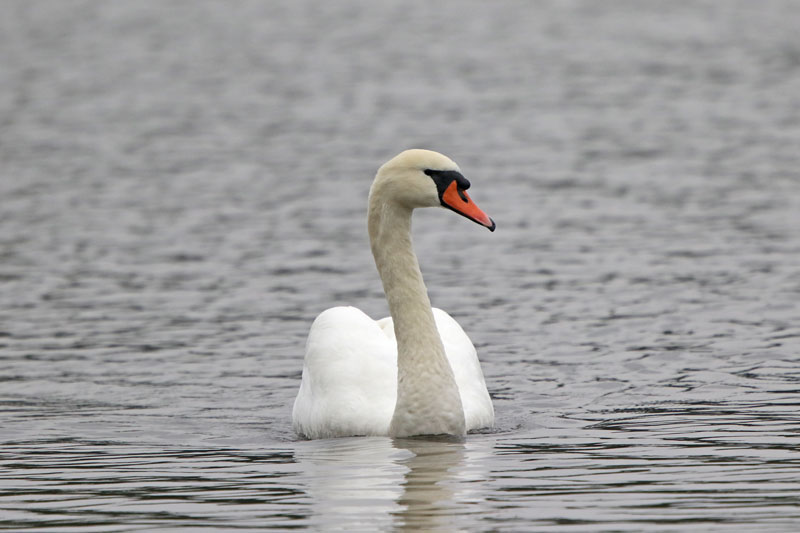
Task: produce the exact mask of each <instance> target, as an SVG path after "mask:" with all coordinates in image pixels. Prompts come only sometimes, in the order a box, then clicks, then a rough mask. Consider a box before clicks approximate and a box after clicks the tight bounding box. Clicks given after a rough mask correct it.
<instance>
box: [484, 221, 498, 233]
mask: <svg viewBox="0 0 800 533" xmlns="http://www.w3.org/2000/svg"><path fill="white" fill-rule="evenodd" d="M489 222H491V223H492V225H491V226H486V227H487V228H488V229H489V231H491V232H494V230H495V228H497V224H495V223H494V220H492V219H491V218H490V219H489Z"/></svg>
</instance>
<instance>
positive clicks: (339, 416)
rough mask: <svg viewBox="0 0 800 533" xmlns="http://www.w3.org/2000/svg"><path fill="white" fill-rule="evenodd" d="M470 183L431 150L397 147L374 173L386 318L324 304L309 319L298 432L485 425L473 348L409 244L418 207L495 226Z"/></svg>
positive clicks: (489, 409) (482, 386)
mask: <svg viewBox="0 0 800 533" xmlns="http://www.w3.org/2000/svg"><path fill="white" fill-rule="evenodd" d="M469 186H470V183H469V181H467V179H466V178H465V177H464V176H463V175H462V174H461V170H460V169H459V167H458V165H456V164H455V163H454V162H453V161H452V160H451V159H450V158H448V157H447V156H444V155H442V154H440V153H437V152H433V151H430V150H421V149H414V150H406V151H404V152H402V153H400V154H398V155H397V156H395V157H394V158H392V159H390V160H389V161H388V162H386V163H385V164H383V166H381V167H380V168H379V169H378V173H377V175H376V176H375V180H374V181H373V183H372V187H371V188H370V191H369V206H368V212H367V215H368V216H367V226H368V232H369V240H370V246H371V249H372V255H373V257H374V258H375V265H376V267H377V269H378V274H379V275H380V278H381V281H382V283H383V291H384V294H385V295H386V300H387V302H388V304H389V312H390V314H391V316H390V317H387V318H384V319H381V320H377V321H376V320H372V319H371V318H370V317H368V316H367V315H366V314H365V313H363V312H362V311H360V310H358V309H356V308H354V307H333V308H331V309H328V310H326V311H323V312H322V313H321V314H320V315H319V316H318V317H317V318H316V319H315V320H314V322H313V324H312V325H311V330H310V331H309V334H308V340H307V342H306V354H305V359H304V361H303V373H302V377H301V381H300V390H299V391H298V393H297V398H296V399H295V402H294V408H293V410H292V426H293V428H294V431H295V432H296V433H297V434H299V435H300V436H303V437H306V438H309V439H318V438H331V437H345V436H361V435H367V436H372V435H376V436H389V437H409V436H414V435H454V436H464V435H466V432H467V431H469V430H472V429H478V428H483V427H491V426H492V425H493V424H494V408H493V406H492V401H491V399H490V398H489V393H488V391H487V390H486V383H485V381H484V378H483V372H482V371H481V366H480V362H479V361H478V356H477V353H476V351H475V347H474V346H473V345H472V342H471V341H470V340H469V337H467V335H466V333H464V330H463V329H461V326H459V325H458V322H456V321H455V320H454V319H453V318H452V317H451V316H450V315H448V314H447V313H446V312H444V311H442V310H441V309H435V308H431V303H430V300H429V298H428V292H427V289H426V288H425V284H424V282H423V280H422V273H421V272H420V269H419V263H418V261H417V256H416V255H415V254H414V250H413V248H412V244H411V213H412V211H413V210H414V209H415V208H417V207H445V208H447V209H450V210H452V211H455V212H456V213H458V214H460V215H463V216H464V217H466V218H468V219H470V220H472V221H473V222H476V223H478V224H480V225H482V226H485V227H487V228H489V230H490V231H494V229H495V223H494V221H493V220H492V219H491V218H489V216H487V215H486V213H484V212H483V211H482V210H481V209H480V208H478V206H477V205H475V203H474V202H473V201H472V200H471V199H470V197H469V196H468V195H467V192H466V190H467V189H468V188H469Z"/></svg>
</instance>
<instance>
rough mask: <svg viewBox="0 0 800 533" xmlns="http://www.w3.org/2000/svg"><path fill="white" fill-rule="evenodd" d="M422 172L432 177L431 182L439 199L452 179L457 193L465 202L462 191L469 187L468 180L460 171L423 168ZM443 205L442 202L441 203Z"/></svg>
mask: <svg viewBox="0 0 800 533" xmlns="http://www.w3.org/2000/svg"><path fill="white" fill-rule="evenodd" d="M423 172H425V174H427V175H428V176H430V177H431V179H433V182H434V183H435V184H436V190H437V191H438V192H439V201H440V202H441V201H442V196H443V195H444V191H446V190H447V187H449V186H450V184H451V183H453V182H454V181H455V182H456V184H457V185H456V187H457V188H458V195H459V196H461V199H462V200H464V201H465V202H466V201H467V198H466V195H465V194H464V193H463V191H466V190H467V189H469V180H468V179H467V178H465V177H464V176H463V175H462V174H461V172H458V171H457V170H433V169H430V168H428V169H425V170H424V171H423ZM442 205H444V203H443V204H442Z"/></svg>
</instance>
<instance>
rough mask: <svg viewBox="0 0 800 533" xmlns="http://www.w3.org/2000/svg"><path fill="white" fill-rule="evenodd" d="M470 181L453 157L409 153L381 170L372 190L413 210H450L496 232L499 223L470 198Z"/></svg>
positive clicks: (424, 151) (423, 151)
mask: <svg viewBox="0 0 800 533" xmlns="http://www.w3.org/2000/svg"><path fill="white" fill-rule="evenodd" d="M469 185H470V184H469V181H467V178H465V177H464V176H463V175H462V174H461V169H459V168H458V165H456V164H455V162H454V161H453V160H451V159H450V158H449V157H447V156H444V155H442V154H440V153H438V152H432V151H430V150H419V149H415V150H406V151H405V152H401V153H400V154H398V155H396V156H395V157H393V158H392V159H390V160H389V161H387V162H386V163H384V164H383V166H381V168H380V169H378V174H377V175H376V176H375V181H374V182H373V184H372V188H371V189H370V193H369V194H370V198H373V197H375V196H376V195H379V196H381V197H382V198H386V199H391V201H394V202H397V203H399V204H401V205H404V206H406V207H408V208H410V209H414V208H416V207H446V208H447V209H450V210H452V211H455V212H456V213H458V214H459V215H462V216H465V217H467V218H468V219H470V220H472V221H473V222H477V223H478V224H480V225H482V226H485V227H487V228H489V231H494V229H495V223H494V221H493V220H492V219H491V218H489V216H488V215H487V214H486V213H484V212H483V211H482V210H481V209H480V208H479V207H478V206H477V205H475V202H473V201H472V199H471V198H470V197H469V196H468V195H467V189H469Z"/></svg>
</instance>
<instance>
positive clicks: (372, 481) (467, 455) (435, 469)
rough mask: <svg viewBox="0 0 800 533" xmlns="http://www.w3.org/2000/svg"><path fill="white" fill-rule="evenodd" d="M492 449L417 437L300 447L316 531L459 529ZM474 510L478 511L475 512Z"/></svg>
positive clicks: (299, 458) (313, 443)
mask: <svg viewBox="0 0 800 533" xmlns="http://www.w3.org/2000/svg"><path fill="white" fill-rule="evenodd" d="M487 454H491V444H489V443H481V442H470V441H467V442H463V441H456V440H443V439H430V438H411V439H395V440H392V439H389V438H383V437H372V438H344V439H325V440H318V441H308V442H303V443H299V444H298V447H297V450H296V453H295V458H296V460H297V462H298V463H300V464H301V465H302V466H303V472H304V476H305V477H306V479H305V482H306V483H305V484H306V486H307V490H308V494H309V495H310V496H311V499H312V501H311V508H312V512H313V517H312V518H311V521H312V523H313V524H314V525H319V526H320V527H323V526H324V528H325V529H327V530H347V531H387V530H392V529H394V530H397V531H454V530H456V529H457V526H456V525H455V521H454V517H455V516H457V515H461V514H464V513H465V512H467V511H469V510H470V509H468V508H467V507H465V506H470V505H469V504H470V502H473V501H475V500H476V499H480V498H481V495H480V494H479V492H480V488H481V487H480V484H476V483H473V482H472V481H476V480H479V479H482V478H483V477H484V475H483V473H482V471H483V470H484V466H485V465H486V464H487V462H486V460H485V459H484V456H486V455H487ZM470 507H471V506H470Z"/></svg>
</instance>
